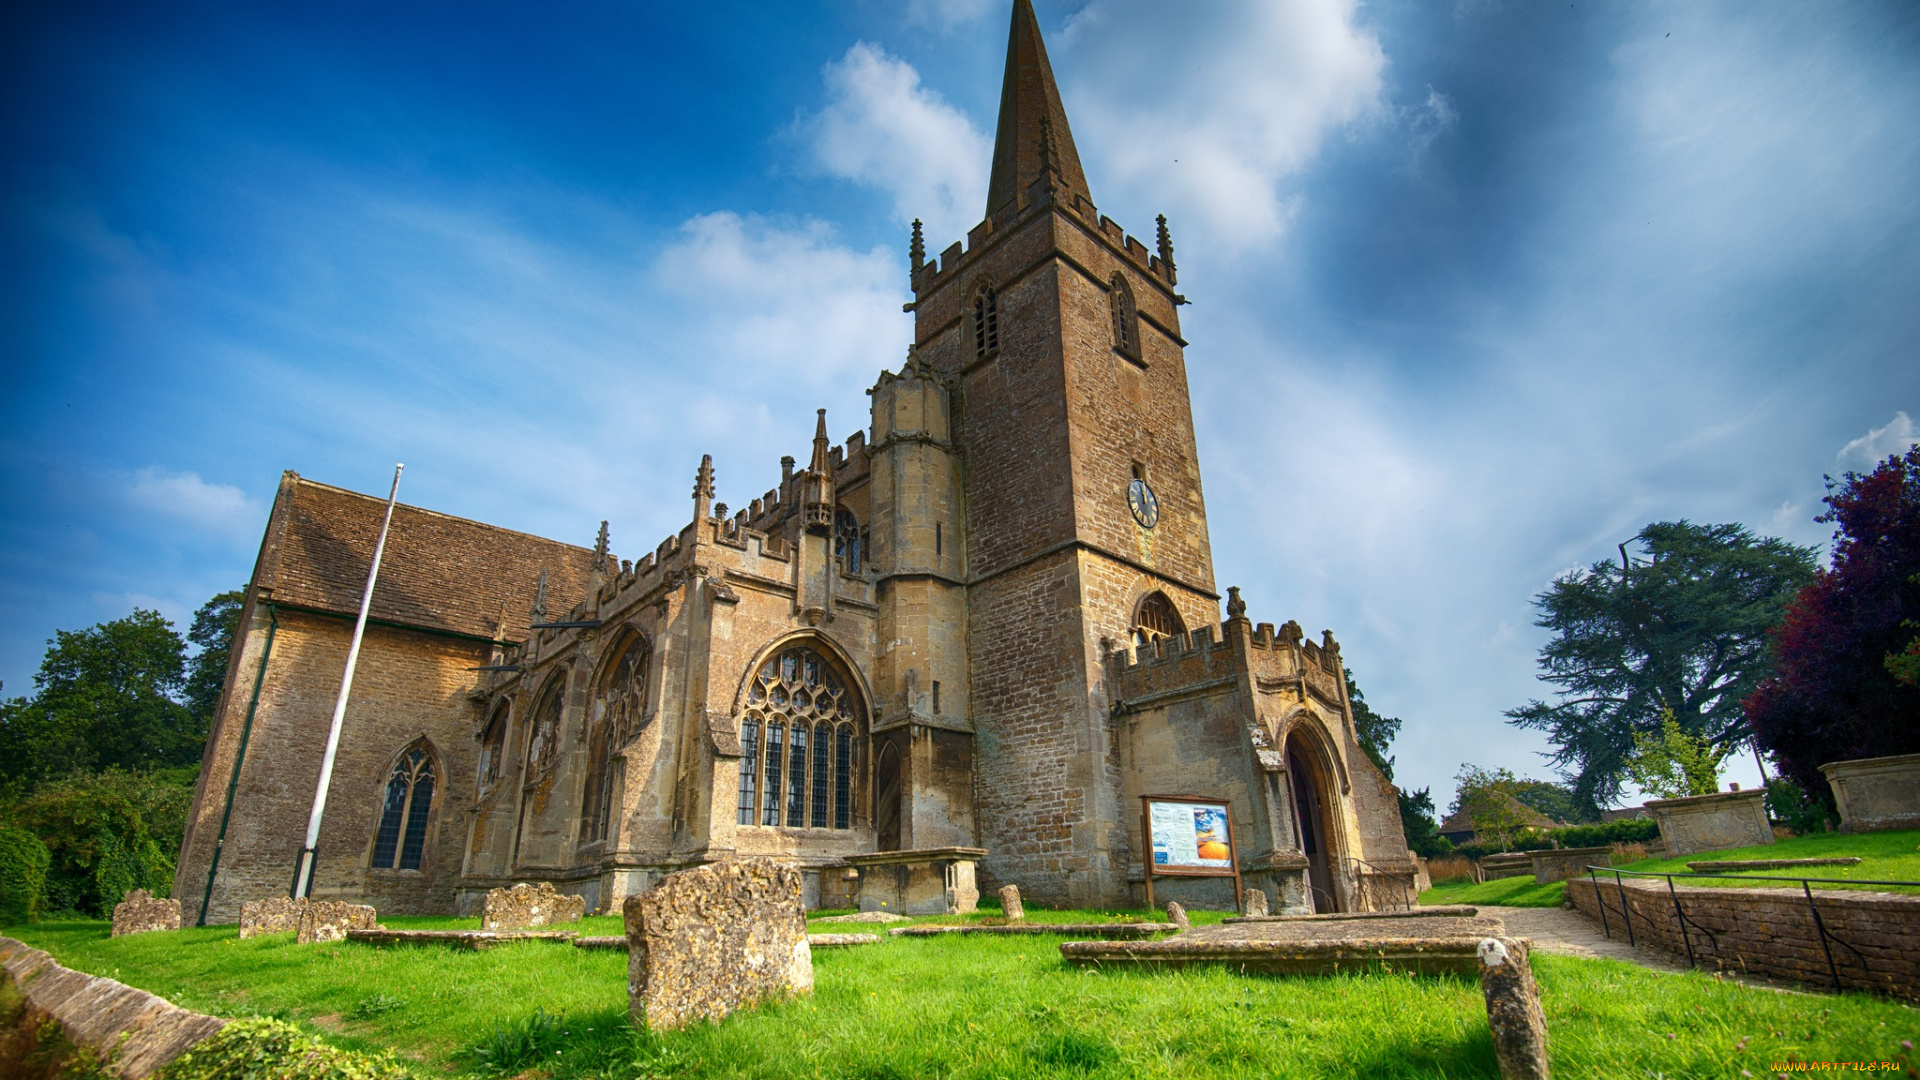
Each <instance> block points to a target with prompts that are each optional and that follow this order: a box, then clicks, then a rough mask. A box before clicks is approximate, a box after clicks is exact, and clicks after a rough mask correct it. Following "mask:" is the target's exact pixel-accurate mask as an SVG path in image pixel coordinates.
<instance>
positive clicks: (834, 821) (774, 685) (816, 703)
mask: <svg viewBox="0 0 1920 1080" xmlns="http://www.w3.org/2000/svg"><path fill="white" fill-rule="evenodd" d="M872 710H873V699H872V697H871V692H870V690H869V688H868V687H867V684H866V680H865V678H864V677H863V675H862V674H861V672H860V669H859V668H858V667H857V666H855V665H854V664H853V663H852V662H851V658H850V657H848V656H847V655H846V651H845V650H844V649H842V648H841V647H840V646H839V645H838V644H837V643H836V642H834V641H833V640H832V639H831V638H829V637H827V636H825V635H824V634H820V633H818V632H816V631H811V630H809V631H800V632H797V633H792V634H785V635H782V636H781V637H779V638H777V639H775V640H774V641H773V642H772V643H770V644H769V645H767V646H766V647H764V648H762V649H761V650H760V651H759V652H758V653H757V654H756V655H755V656H754V658H753V661H752V663H751V665H750V666H749V667H748V668H747V670H746V671H745V672H744V673H743V674H742V678H741V687H740V690H739V691H738V693H737V694H736V696H735V702H734V710H733V715H734V717H735V718H736V720H735V722H736V723H737V724H738V725H739V726H738V731H739V740H740V743H739V745H740V758H739V769H740V778H739V786H738V788H737V791H738V795H739V799H738V803H737V805H736V807H735V810H736V813H735V824H736V825H741V826H760V827H779V828H785V829H833V830H846V829H851V828H853V827H854V824H855V822H856V821H857V820H861V819H864V818H865V817H866V816H867V815H866V813H865V801H866V797H867V790H868V786H869V785H868V781H867V776H866V773H867V768H868V764H869V758H870V756H871V753H870V750H869V748H868V745H867V744H868V741H869V732H870V730H871V723H870V721H871V719H872Z"/></svg>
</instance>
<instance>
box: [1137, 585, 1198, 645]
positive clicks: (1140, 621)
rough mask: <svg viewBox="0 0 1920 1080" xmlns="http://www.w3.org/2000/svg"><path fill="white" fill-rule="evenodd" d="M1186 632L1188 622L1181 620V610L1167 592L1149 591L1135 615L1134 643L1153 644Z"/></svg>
mask: <svg viewBox="0 0 1920 1080" xmlns="http://www.w3.org/2000/svg"><path fill="white" fill-rule="evenodd" d="M1186 632H1187V626H1186V623H1184V622H1182V621H1181V620H1180V612H1179V611H1178V610H1176V609H1175V608H1174V606H1173V601H1171V600H1169V599H1167V594H1166V593H1163V592H1153V593H1148V594H1147V596H1146V598H1145V599H1143V600H1141V601H1140V611H1139V613H1138V614H1136V615H1135V616H1134V617H1133V643H1134V645H1135V646H1136V647H1138V646H1144V645H1151V644H1153V643H1154V642H1156V641H1164V640H1166V639H1167V638H1170V637H1173V636H1174V635H1176V634H1184V633H1186Z"/></svg>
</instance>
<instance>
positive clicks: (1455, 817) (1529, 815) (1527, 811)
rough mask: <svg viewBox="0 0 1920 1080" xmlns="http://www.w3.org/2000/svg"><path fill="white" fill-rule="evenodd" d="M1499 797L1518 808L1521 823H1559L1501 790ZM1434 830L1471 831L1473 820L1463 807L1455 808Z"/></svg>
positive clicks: (1541, 825) (1542, 826) (1549, 825)
mask: <svg viewBox="0 0 1920 1080" xmlns="http://www.w3.org/2000/svg"><path fill="white" fill-rule="evenodd" d="M1500 797H1501V798H1504V799H1506V800H1507V802H1509V803H1511V804H1513V806H1514V807H1515V808H1517V809H1518V810H1519V812H1520V819H1521V820H1520V823H1521V824H1522V825H1528V826H1532V827H1533V828H1536V829H1551V828H1554V827H1556V826H1558V825H1559V822H1557V821H1554V820H1553V819H1552V818H1550V817H1548V816H1547V815H1545V814H1543V813H1541V812H1540V811H1538V810H1535V809H1534V808H1533V807H1531V806H1528V805H1527V804H1526V803H1523V802H1521V801H1520V800H1519V799H1516V798H1514V797H1513V796H1511V795H1508V794H1506V793H1505V792H1501V793H1500ZM1435 831H1437V832H1443V833H1461V832H1472V831H1473V822H1472V821H1470V820H1468V818H1467V812H1466V810H1465V809H1460V810H1455V811H1454V812H1453V813H1451V814H1448V815H1447V820H1445V821H1443V822H1441V823H1440V828H1439V829H1437V830H1435Z"/></svg>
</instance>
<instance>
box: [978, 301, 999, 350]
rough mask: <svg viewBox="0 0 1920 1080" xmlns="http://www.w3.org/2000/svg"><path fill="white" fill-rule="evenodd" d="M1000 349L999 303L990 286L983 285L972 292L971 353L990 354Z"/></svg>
mask: <svg viewBox="0 0 1920 1080" xmlns="http://www.w3.org/2000/svg"><path fill="white" fill-rule="evenodd" d="M998 351H1000V304H999V299H998V298H997V297H996V296H995V295H994V292H993V288H992V287H991V286H986V285H983V286H981V287H980V291H979V292H977V293H975V294H973V355H974V356H975V357H976V358H981V357H987V356H991V355H993V354H994V353H996V352H998Z"/></svg>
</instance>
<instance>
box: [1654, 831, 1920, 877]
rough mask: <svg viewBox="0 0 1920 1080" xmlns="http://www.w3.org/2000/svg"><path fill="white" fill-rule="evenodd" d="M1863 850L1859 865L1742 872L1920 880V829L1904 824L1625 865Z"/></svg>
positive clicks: (1679, 865) (1663, 867)
mask: <svg viewBox="0 0 1920 1080" xmlns="http://www.w3.org/2000/svg"><path fill="white" fill-rule="evenodd" d="M1846 855H1857V856H1859V858H1860V862H1859V863H1858V864H1857V865H1854V866H1809V867H1805V868H1801V869H1792V870H1755V871H1752V872H1751V873H1750V874H1745V875H1742V876H1773V877H1799V876H1803V875H1804V876H1806V877H1823V878H1855V879H1872V880H1878V881H1920V829H1902V830H1899V831H1895V832H1877V833H1852V834H1847V833H1814V834H1812V835H1809V836H1796V837H1793V838H1792V839H1788V840H1781V841H1778V842H1776V843H1772V844H1762V845H1760V846H1759V847H1747V848H1734V849H1732V850H1728V851H1702V852H1698V853H1696V854H1693V855H1685V856H1682V857H1680V858H1677V859H1642V860H1640V861H1639V862H1635V863H1627V864H1625V865H1623V866H1621V867H1620V869H1622V870H1648V871H1654V872H1658V873H1667V872H1672V873H1680V874H1684V873H1687V872H1688V871H1687V864H1688V863H1690V862H1725V861H1727V860H1729V859H1819V858H1832V857H1835V856H1846ZM1675 884H1689V885H1703V886H1709V887H1716V888H1731V887H1738V886H1740V885H1741V881H1740V879H1739V878H1710V879H1701V880H1696V881H1686V880H1684V879H1680V880H1677V881H1676V882H1675ZM1753 884H1754V885H1756V886H1773V887H1775V888H1797V886H1795V885H1794V884H1792V883H1790V882H1784V881H1755V882H1753ZM1814 888H1816V889H1817V888H1830V889H1846V888H1861V889H1877V888H1883V887H1882V886H1874V885H1858V886H1849V885H1825V886H1822V885H1815V886H1814ZM1885 891H1888V892H1920V888H1887V889H1885Z"/></svg>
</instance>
